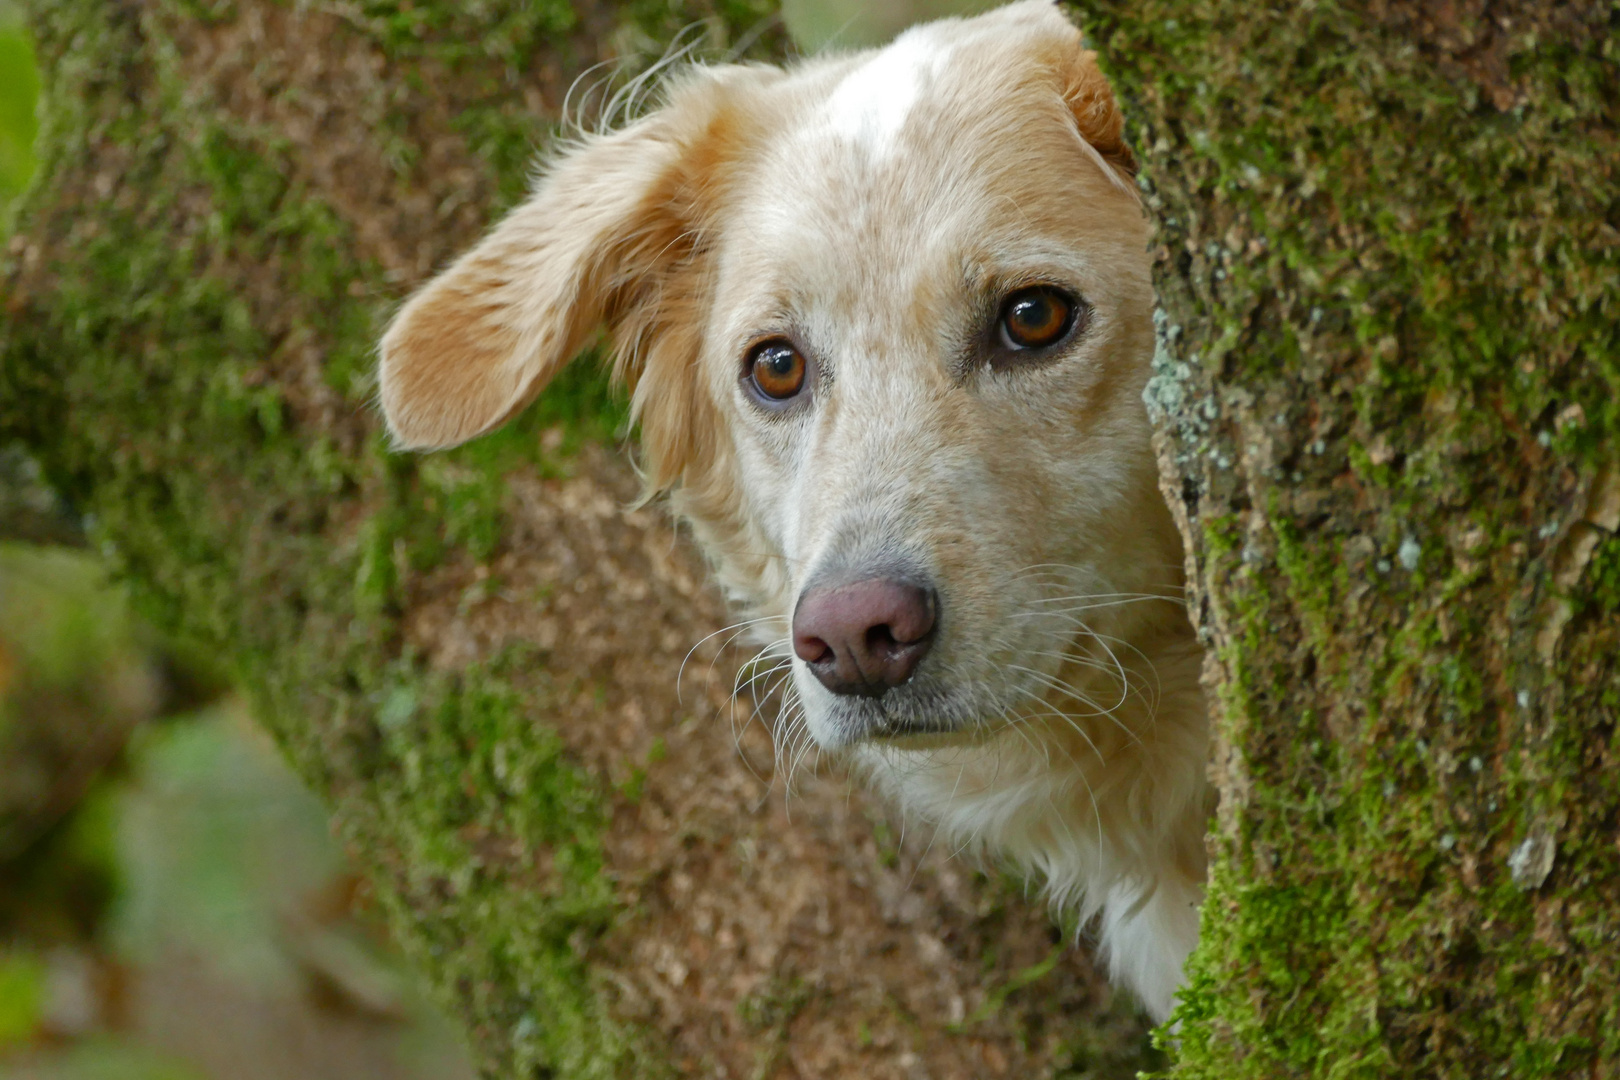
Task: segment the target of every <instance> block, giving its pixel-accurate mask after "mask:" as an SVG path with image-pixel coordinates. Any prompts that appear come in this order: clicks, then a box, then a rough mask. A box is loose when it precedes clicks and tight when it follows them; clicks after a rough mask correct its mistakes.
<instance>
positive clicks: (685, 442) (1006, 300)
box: [381, 0, 1180, 746]
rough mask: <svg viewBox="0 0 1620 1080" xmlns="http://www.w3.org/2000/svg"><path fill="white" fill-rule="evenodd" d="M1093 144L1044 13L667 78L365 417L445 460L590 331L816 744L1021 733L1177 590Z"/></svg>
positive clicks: (446, 289) (485, 273)
mask: <svg viewBox="0 0 1620 1080" xmlns="http://www.w3.org/2000/svg"><path fill="white" fill-rule="evenodd" d="M1121 127H1122V123H1121V117H1120V114H1119V111H1118V109H1117V107H1116V105H1115V103H1114V100H1113V98H1112V96H1111V94H1110V92H1109V89H1108V86H1107V83H1106V81H1105V80H1104V78H1103V77H1102V75H1101V73H1100V72H1099V71H1098V69H1097V67H1096V65H1095V62H1094V60H1093V58H1092V56H1091V54H1089V53H1088V52H1086V51H1085V50H1084V49H1083V47H1082V45H1081V41H1080V37H1079V34H1078V32H1077V31H1076V30H1075V29H1074V28H1073V27H1072V26H1071V25H1070V24H1069V23H1068V22H1067V21H1066V20H1065V19H1064V18H1063V17H1062V15H1061V14H1060V13H1059V12H1058V11H1057V10H1056V9H1055V8H1054V7H1053V6H1051V5H1050V4H1048V3H1044V2H1042V0H1028V2H1025V3H1019V4H1014V5H1012V6H1009V7H1006V8H1003V9H1001V10H999V11H996V12H993V13H991V14H989V15H985V16H980V17H978V18H974V19H967V20H946V21H943V22H939V23H933V24H929V25H926V26H922V27H918V28H915V29H913V30H911V31H909V32H907V33H905V34H904V35H902V36H901V37H899V38H898V39H897V40H896V41H895V42H894V43H893V44H892V45H890V46H888V47H887V48H884V49H881V50H877V51H872V52H865V53H857V54H852V55H847V56H840V57H832V58H825V59H820V60H815V61H811V62H807V63H804V64H802V65H800V66H799V67H796V68H794V69H791V70H787V71H783V70H778V69H775V68H769V67H763V66H735V65H734V66H724V67H713V68H705V67H695V68H692V69H689V70H688V71H686V72H685V73H684V74H682V75H681V76H679V77H677V78H676V79H674V80H673V81H672V83H671V85H670V86H669V87H668V89H667V91H666V100H665V103H664V104H663V105H662V107H660V108H658V109H657V110H656V111H654V112H652V113H650V114H648V115H646V116H644V117H643V118H641V119H639V120H637V121H636V122H634V123H632V124H630V125H629V126H627V127H625V128H623V129H622V130H620V131H617V132H615V133H612V134H609V135H604V136H599V137H593V138H590V139H588V140H586V141H584V142H583V143H581V144H579V145H576V146H574V147H573V148H571V149H570V150H568V151H567V152H566V153H564V154H563V155H561V156H560V157H559V158H557V160H556V161H555V162H554V163H553V164H552V165H551V167H550V169H549V171H548V172H547V174H546V175H545V176H544V177H543V179H542V180H541V181H540V183H539V184H538V186H537V189H536V191H535V193H534V195H533V197H532V198H531V199H530V200H529V201H528V202H527V203H525V204H524V205H522V206H521V207H519V208H518V209H517V210H515V211H514V212H513V213H512V214H511V215H510V216H508V217H507V218H506V219H505V220H504V221H503V222H502V223H501V224H500V225H499V226H497V227H496V228H495V230H494V231H493V232H492V233H491V234H490V235H489V236H488V237H487V238H486V239H485V240H484V241H483V242H482V243H481V244H479V245H478V246H477V247H476V248H474V249H473V250H472V251H471V252H469V253H468V254H467V255H465V256H463V257H462V258H461V259H460V260H459V261H458V262H456V263H455V264H454V265H452V266H451V267H450V268H449V269H448V270H446V271H445V272H444V273H443V274H442V275H441V276H440V277H439V278H437V279H436V280H434V281H433V282H431V283H430V284H429V285H428V286H427V287H426V288H424V289H423V290H422V291H421V292H420V293H419V294H418V295H417V296H415V297H414V298H413V299H412V300H411V301H410V302H409V303H408V304H406V306H405V307H404V308H403V309H402V310H401V311H400V313H399V315H398V316H397V318H396V319H395V320H394V322H393V325H392V326H391V327H390V328H389V330H388V332H387V335H386V336H385V338H384V339H383V344H382V367H381V396H382V403H383V406H384V409H385V410H386V412H387V416H388V420H389V424H390V426H391V428H392V430H393V432H394V435H395V437H396V439H397V440H398V442H399V443H400V444H401V445H403V446H406V447H412V448H433V447H444V446H450V445H453V444H455V443H459V442H462V441H464V440H467V439H470V438H473V437H474V436H477V435H479V434H480V433H482V432H485V431H488V430H489V429H491V428H493V427H495V426H497V425H499V424H500V423H502V422H503V421H504V420H506V419H507V418H508V417H510V416H512V415H513V413H515V412H516V411H518V410H519V409H521V408H522V407H523V406H524V405H525V404H526V403H527V402H528V401H529V400H531V399H532V398H533V397H534V396H535V395H536V394H537V393H539V392H540V390H541V389H542V388H543V386H544V385H545V383H546V381H547V380H548V379H549V377H550V376H551V375H552V374H553V373H554V372H555V371H556V370H557V369H558V368H559V367H560V366H561V365H562V364H564V363H566V362H568V360H569V359H570V358H571V357H572V356H573V355H574V354H575V353H576V352H578V351H579V350H580V348H581V347H582V346H583V345H584V344H585V343H586V342H587V341H588V339H589V338H590V337H591V335H592V334H594V333H595V332H596V329H597V328H598V327H599V326H606V327H607V328H608V330H609V331H610V333H611V334H612V337H613V341H614V349H615V356H616V360H615V369H616V372H617V374H618V375H619V376H620V377H621V378H623V379H624V380H625V381H626V382H627V383H628V384H629V385H630V386H631V387H632V406H633V410H634V416H635V418H636V419H637V421H638V422H639V424H640V428H641V437H642V451H641V453H642V466H643V472H644V477H645V480H646V482H647V484H648V487H649V489H650V490H651V491H654V492H667V493H668V494H669V496H670V498H671V500H672V502H673V505H674V507H675V509H676V510H677V512H678V513H680V514H681V515H682V516H684V517H685V518H686V519H688V520H689V521H690V522H691V523H692V524H693V527H694V529H695V531H696V533H697V536H698V539H699V541H700V543H701V544H702V545H703V546H704V547H705V549H706V551H707V552H708V554H709V557H710V558H711V560H712V562H713V564H714V566H715V568H716V571H717V574H718V576H719V577H720V580H721V582H722V584H723V585H724V586H725V588H726V589H727V591H728V593H729V595H730V597H731V599H732V600H733V601H734V602H736V603H738V604H739V605H740V606H741V607H743V608H744V609H745V610H746V611H747V612H748V613H749V614H752V615H757V616H761V617H763V618H764V619H765V620H766V621H765V623H764V624H763V625H767V626H774V627H775V629H776V630H777V631H778V634H777V636H776V639H777V643H778V646H779V648H780V650H781V652H782V654H783V658H784V661H785V662H786V663H788V664H790V665H791V668H792V677H793V686H794V689H795V690H796V692H797V694H798V695H799V697H800V698H801V699H802V702H803V705H804V710H805V716H806V719H807V722H808V724H809V728H810V731H811V733H812V734H813V735H814V736H815V737H816V739H817V740H818V741H819V742H820V743H821V744H822V745H824V746H839V745H847V744H850V743H853V742H858V741H861V740H867V739H890V738H907V737H917V736H932V737H936V738H937V737H946V738H960V737H964V733H972V732H980V733H982V732H984V731H987V730H993V729H995V728H996V727H997V726H998V725H999V724H1002V723H1005V722H1007V721H1010V720H1011V719H1013V718H1014V717H1015V716H1018V715H1020V714H1025V715H1027V714H1029V713H1030V712H1031V711H1032V710H1034V711H1039V710H1041V709H1043V708H1045V709H1050V708H1051V705H1050V699H1051V697H1052V695H1053V693H1055V692H1057V689H1058V688H1062V687H1067V688H1068V690H1069V691H1074V686H1075V682H1076V678H1077V676H1076V675H1075V673H1076V672H1083V670H1084V669H1086V668H1087V666H1088V665H1089V666H1090V667H1093V668H1095V667H1098V666H1100V665H1101V663H1102V661H1101V660H1100V659H1099V657H1100V656H1101V654H1103V653H1108V651H1109V650H1108V647H1107V645H1106V641H1107V639H1108V637H1109V636H1110V635H1120V636H1124V637H1126V638H1129V637H1130V636H1131V635H1130V633H1129V632H1128V630H1127V629H1126V628H1125V627H1126V623H1128V622H1129V620H1130V619H1132V618H1136V617H1137V616H1135V615H1133V614H1131V613H1132V612H1133V610H1134V609H1133V608H1132V607H1131V606H1130V605H1128V604H1125V603H1120V602H1119V601H1123V600H1124V599H1126V598H1127V597H1134V596H1137V595H1144V594H1151V593H1154V592H1157V591H1162V590H1163V589H1164V588H1165V587H1166V585H1167V584H1169V585H1173V584H1174V583H1175V582H1176V581H1178V580H1179V578H1178V577H1177V574H1178V573H1179V569H1178V568H1179V560H1180V548H1179V541H1178V540H1177V539H1176V537H1175V534H1174V531H1173V528H1172V527H1171V525H1170V522H1169V518H1168V515H1167V513H1166V511H1165V509H1164V505H1163V503H1162V500H1161V497H1160V495H1159V494H1158V490H1157V485H1156V477H1155V474H1154V469H1153V464H1152V460H1153V459H1152V452H1151V450H1150V448H1149V436H1150V432H1149V425H1148V421H1147V417H1146V415H1145V411H1144V408H1143V405H1142V402H1141V391H1142V387H1143V384H1144V381H1145V379H1146V375H1147V365H1148V360H1149V357H1150V355H1151V352H1152V331H1151V310H1152V303H1153V296H1152V287H1151V283H1150V280H1149V272H1148V256H1147V255H1146V252H1145V247H1146V241H1147V226H1146V222H1145V220H1144V218H1143V215H1142V213H1141V210H1140V207H1139V206H1138V203H1137V199H1136V196H1135V192H1134V188H1133V186H1132V185H1131V183H1130V179H1129V170H1130V168H1131V159H1130V154H1129V151H1128V150H1127V149H1126V147H1125V145H1124V143H1123V142H1122V140H1121ZM1082 608H1084V609H1085V610H1086V612H1087V614H1086V615H1085V616H1084V617H1081V616H1078V615H1077V614H1076V612H1077V611H1078V610H1080V609H1082ZM1099 647H1100V648H1099ZM789 654H791V655H789ZM1080 697H1081V698H1083V697H1084V694H1083V693H1080Z"/></svg>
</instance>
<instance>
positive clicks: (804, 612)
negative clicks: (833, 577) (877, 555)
mask: <svg viewBox="0 0 1620 1080" xmlns="http://www.w3.org/2000/svg"><path fill="white" fill-rule="evenodd" d="M934 607H935V603H934V594H933V591H932V590H929V589H924V588H920V587H919V586H916V585H912V584H910V583H908V582H904V581H887V580H884V579H882V578H869V579H867V580H866V581H855V582H851V583H850V584H848V585H834V586H816V587H812V588H810V589H808V590H806V591H805V593H804V595H802V596H800V597H799V606H798V607H797V608H796V609H795V610H794V612H793V651H794V652H795V653H796V654H798V657H799V659H800V660H803V661H804V662H805V663H806V664H807V665H809V668H810V670H811V672H812V673H813V674H814V675H815V677H816V678H817V679H819V680H821V685H823V686H825V687H826V688H827V689H829V690H831V691H832V692H833V693H835V694H862V695H865V696H867V697H878V696H880V695H882V694H883V692H884V691H886V690H888V689H889V688H890V687H891V686H899V685H900V684H901V683H903V682H905V681H906V680H907V679H909V678H911V673H912V672H913V671H915V670H917V663H918V661H920V660H922V658H923V654H924V653H926V652H927V651H928V646H929V645H930V644H931V643H932V641H933V635H934Z"/></svg>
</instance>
